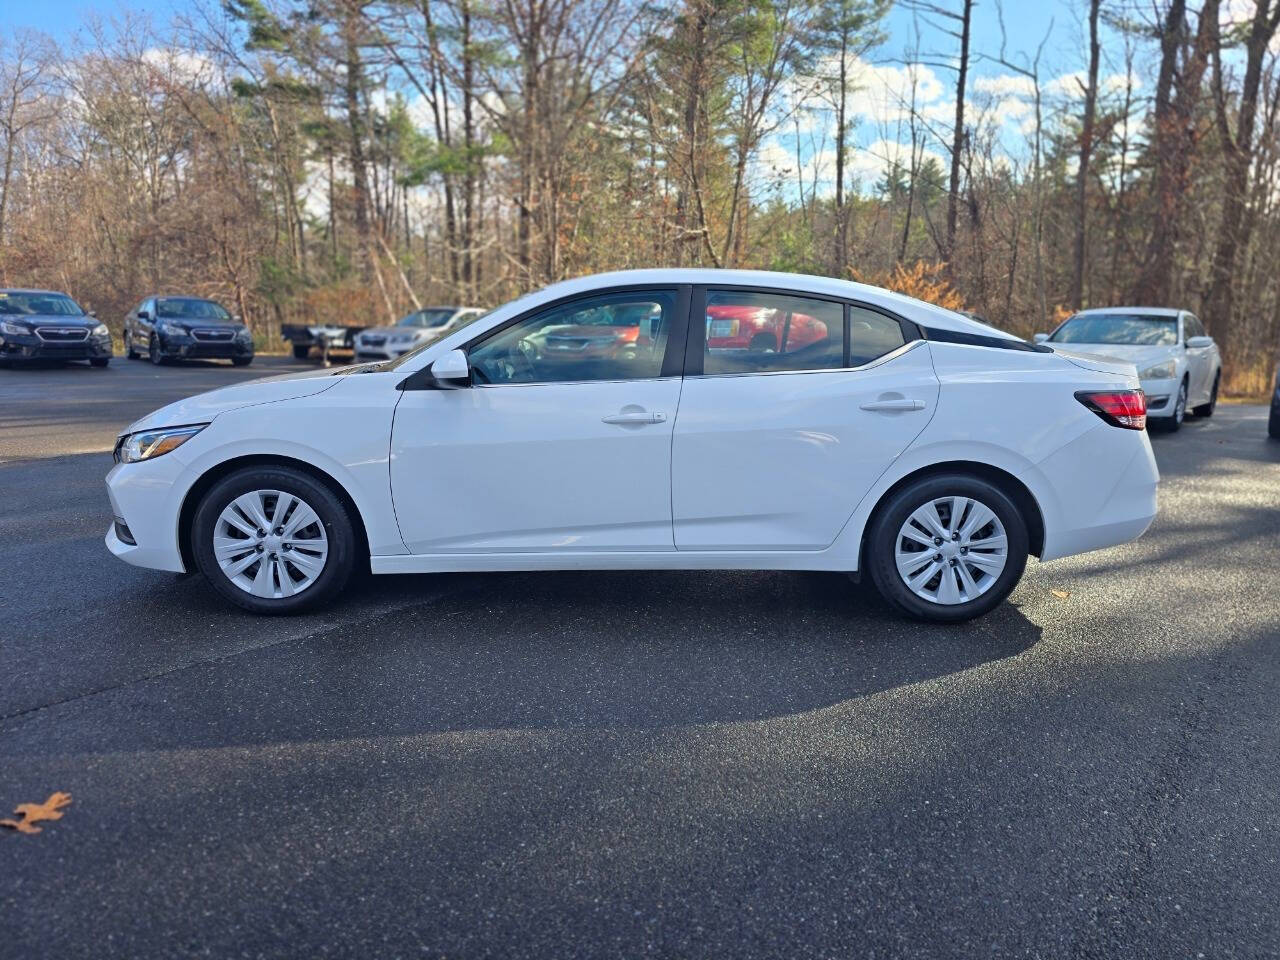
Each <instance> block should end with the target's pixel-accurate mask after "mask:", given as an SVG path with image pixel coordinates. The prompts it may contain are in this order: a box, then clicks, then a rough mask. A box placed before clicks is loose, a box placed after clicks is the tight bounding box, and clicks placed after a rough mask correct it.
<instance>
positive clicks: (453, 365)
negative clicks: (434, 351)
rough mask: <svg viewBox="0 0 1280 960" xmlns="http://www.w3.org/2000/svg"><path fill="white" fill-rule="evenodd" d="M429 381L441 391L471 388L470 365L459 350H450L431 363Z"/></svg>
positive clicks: (465, 356)
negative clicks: (432, 381)
mask: <svg viewBox="0 0 1280 960" xmlns="http://www.w3.org/2000/svg"><path fill="white" fill-rule="evenodd" d="M430 369H431V379H432V380H434V381H435V385H436V386H437V387H439V388H440V389H442V390H456V389H458V388H459V387H469V386H471V364H470V363H468V362H467V355H466V354H465V353H463V352H462V351H461V350H450V351H449V352H448V353H446V354H443V355H442V356H439V357H436V359H435V360H433V361H432V362H431V367H430Z"/></svg>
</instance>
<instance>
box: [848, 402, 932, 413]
mask: <svg viewBox="0 0 1280 960" xmlns="http://www.w3.org/2000/svg"><path fill="white" fill-rule="evenodd" d="M862 409H863V410H873V411H891V410H923V409H924V401H923V400H871V401H869V402H868V403H864V404H862Z"/></svg>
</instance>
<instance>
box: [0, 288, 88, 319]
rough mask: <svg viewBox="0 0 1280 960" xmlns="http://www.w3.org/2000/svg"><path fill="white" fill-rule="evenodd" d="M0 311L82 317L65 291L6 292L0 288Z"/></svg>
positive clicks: (31, 314) (30, 314)
mask: <svg viewBox="0 0 1280 960" xmlns="http://www.w3.org/2000/svg"><path fill="white" fill-rule="evenodd" d="M0 313H7V314H19V315H22V314H25V315H26V316H37V317H82V316H84V311H83V310H81V309H80V304H78V303H76V302H75V301H74V300H72V299H71V298H70V297H68V296H67V295H66V294H65V293H12V292H10V293H6V292H5V291H3V290H0Z"/></svg>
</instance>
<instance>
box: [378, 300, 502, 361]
mask: <svg viewBox="0 0 1280 960" xmlns="http://www.w3.org/2000/svg"><path fill="white" fill-rule="evenodd" d="M483 313H484V311H483V310H481V309H480V308H479V307H423V308H422V309H421V310H415V311H414V312H413V313H410V314H407V315H405V316H403V317H401V318H400V319H399V320H397V321H396V323H395V326H393V327H366V328H365V329H363V330H361V331H360V332H359V333H357V334H356V335H355V339H354V341H353V344H354V347H355V356H356V360H394V359H395V358H396V357H398V356H400V355H401V354H404V353H408V352H409V351H410V350H412V349H414V348H415V347H418V346H421V345H422V344H425V343H429V342H431V341H432V340H439V339H440V338H441V337H442V336H444V335H445V334H446V333H448V332H449V331H450V330H456V329H458V328H459V327H463V326H466V325H467V324H468V323H470V322H471V321H472V320H474V319H475V318H476V317H478V316H480V315H481V314H483Z"/></svg>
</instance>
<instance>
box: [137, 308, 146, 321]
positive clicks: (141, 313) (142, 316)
mask: <svg viewBox="0 0 1280 960" xmlns="http://www.w3.org/2000/svg"><path fill="white" fill-rule="evenodd" d="M138 319H139V320H146V319H147V311H145V310H139V311H138Z"/></svg>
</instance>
